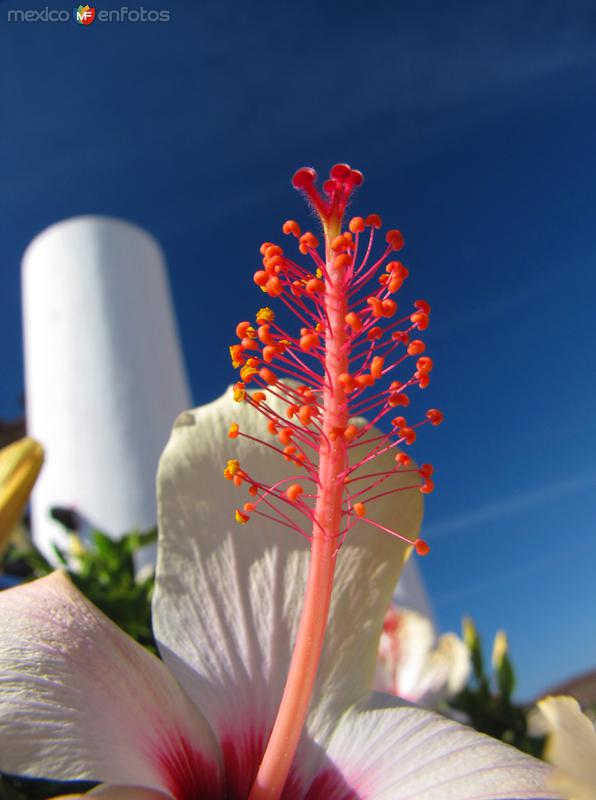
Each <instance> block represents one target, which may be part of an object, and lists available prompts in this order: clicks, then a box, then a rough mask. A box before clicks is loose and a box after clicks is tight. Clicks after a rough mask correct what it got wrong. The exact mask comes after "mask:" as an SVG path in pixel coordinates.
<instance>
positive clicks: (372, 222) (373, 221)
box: [364, 214, 383, 228]
mask: <svg viewBox="0 0 596 800" xmlns="http://www.w3.org/2000/svg"><path fill="white" fill-rule="evenodd" d="M364 224H365V225H366V226H370V227H371V228H380V227H381V225H382V224H383V223H382V222H381V217H380V216H379V215H378V214H369V215H368V217H367V218H366V219H365V220H364Z"/></svg>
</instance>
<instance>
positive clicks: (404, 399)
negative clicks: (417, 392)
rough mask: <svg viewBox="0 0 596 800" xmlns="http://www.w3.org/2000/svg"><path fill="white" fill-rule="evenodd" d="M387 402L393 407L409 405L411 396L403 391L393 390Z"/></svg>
mask: <svg viewBox="0 0 596 800" xmlns="http://www.w3.org/2000/svg"><path fill="white" fill-rule="evenodd" d="M387 402H388V404H389V406H390V407H391V408H395V407H396V406H409V405H410V398H409V397H408V395H407V394H404V393H403V392H392V393H391V394H390V395H389V400H388V401H387Z"/></svg>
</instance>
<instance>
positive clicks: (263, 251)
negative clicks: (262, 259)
mask: <svg viewBox="0 0 596 800" xmlns="http://www.w3.org/2000/svg"><path fill="white" fill-rule="evenodd" d="M272 244H273V242H263V244H262V245H261V246H260V248H259V252H260V253H261V255H262V256H264V255H265V253H266V251H267V248H268V247H271V245H272Z"/></svg>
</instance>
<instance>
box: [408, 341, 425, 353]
mask: <svg viewBox="0 0 596 800" xmlns="http://www.w3.org/2000/svg"><path fill="white" fill-rule="evenodd" d="M425 350H426V345H425V344H424V342H423V341H422V340H421V339H414V341H413V342H410V344H409V345H408V355H409V356H419V355H420V353H424V351H425Z"/></svg>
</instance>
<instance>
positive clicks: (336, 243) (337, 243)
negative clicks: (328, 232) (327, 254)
mask: <svg viewBox="0 0 596 800" xmlns="http://www.w3.org/2000/svg"><path fill="white" fill-rule="evenodd" d="M349 242H350V240H349V239H346V237H345V236H344V234H343V233H341V234H340V235H339V236H336V237H335V239H334V240H333V241H332V242H331V249H332V250H335V251H338V250H345V248H346V247H347V246H348V244H349Z"/></svg>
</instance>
